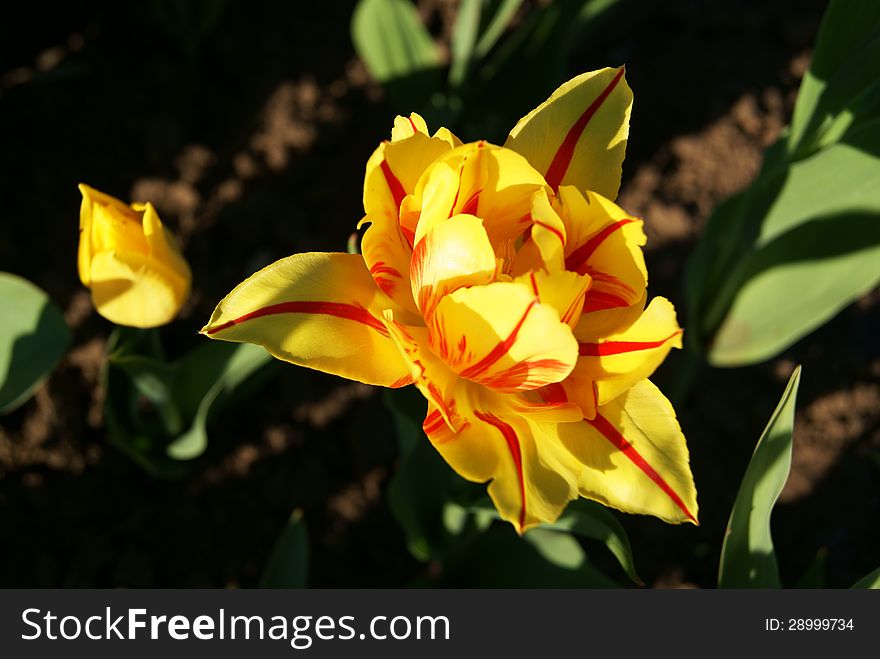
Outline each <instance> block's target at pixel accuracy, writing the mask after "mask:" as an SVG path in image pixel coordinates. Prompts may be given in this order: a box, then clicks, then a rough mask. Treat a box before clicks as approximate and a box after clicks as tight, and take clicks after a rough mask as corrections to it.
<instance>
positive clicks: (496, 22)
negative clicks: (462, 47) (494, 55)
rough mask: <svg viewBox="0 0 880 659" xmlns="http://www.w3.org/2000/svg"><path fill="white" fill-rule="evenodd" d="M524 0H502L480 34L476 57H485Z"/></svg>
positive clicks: (475, 49)
mask: <svg viewBox="0 0 880 659" xmlns="http://www.w3.org/2000/svg"><path fill="white" fill-rule="evenodd" d="M522 3H523V0H500V2H499V3H498V7H497V9H496V10H495V12H494V13H493V14H492V18H491V19H490V20H489V23H488V25H486V29H485V30H483V33H482V34H481V35H480V39H479V41H478V42H477V45H476V47H475V48H474V57H475V58H476V59H483V58H484V57H485V56H486V55H488V54H489V51H490V50H492V48H493V47H494V46H495V44H496V43H498V39H500V38H501V35H502V34H504V30H505V29H506V28H507V26H508V25H509V24H510V21H511V19H513V16H514V14H516V10H517V9H519V8H520V5H522Z"/></svg>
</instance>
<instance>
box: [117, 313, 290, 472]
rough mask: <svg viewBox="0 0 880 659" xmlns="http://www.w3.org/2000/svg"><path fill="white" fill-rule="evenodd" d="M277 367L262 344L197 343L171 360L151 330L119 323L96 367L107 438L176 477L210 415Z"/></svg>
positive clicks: (198, 447) (202, 438)
mask: <svg viewBox="0 0 880 659" xmlns="http://www.w3.org/2000/svg"><path fill="white" fill-rule="evenodd" d="M275 365H276V363H275V362H274V361H273V360H272V358H271V357H270V356H269V354H268V353H267V352H266V351H265V350H263V349H262V348H260V347H257V346H254V345H250V344H232V343H228V344H227V343H203V344H200V345H199V346H197V347H196V348H195V349H193V350H191V351H190V352H188V353H186V354H185V355H183V356H182V357H181V358H180V359H179V360H177V361H174V362H169V361H168V360H167V359H166V358H165V355H164V353H163V350H162V347H161V345H160V343H159V333H158V331H157V330H135V329H130V328H123V327H117V328H116V329H115V330H114V332H113V334H112V335H111V337H110V340H109V341H108V345H107V359H106V362H105V364H104V369H103V372H102V380H103V386H104V390H105V391H106V399H105V402H104V414H105V419H106V423H107V428H108V431H109V433H110V436H111V438H112V440H113V443H114V445H115V446H117V447H118V448H120V449H121V450H123V451H124V452H125V453H127V454H128V455H129V456H131V457H132V458H133V459H134V460H135V461H136V462H137V463H138V464H140V465H141V466H143V467H144V468H145V469H147V470H148V471H149V472H151V473H152V474H154V475H156V476H160V477H164V478H175V477H179V476H182V475H183V474H184V473H185V466H184V463H182V462H180V461H181V460H190V459H193V458H196V457H198V456H199V455H201V454H202V452H203V451H204V450H205V448H206V446H207V442H208V434H207V433H208V430H207V426H208V422H209V420H210V417H211V415H212V414H214V413H216V412H217V410H219V409H220V408H221V407H222V406H223V405H224V404H225V403H227V402H228V401H229V400H230V399H232V398H234V397H238V396H241V395H246V394H247V393H248V392H253V390H254V388H255V387H257V386H259V385H260V384H262V383H264V382H265V380H266V377H267V376H268V375H269V374H270V372H271V371H272V370H274V366H275Z"/></svg>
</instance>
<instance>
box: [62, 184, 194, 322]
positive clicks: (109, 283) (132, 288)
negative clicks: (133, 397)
mask: <svg viewBox="0 0 880 659" xmlns="http://www.w3.org/2000/svg"><path fill="white" fill-rule="evenodd" d="M79 190H80V192H81V193H82V206H81V207H80V212H79V255H78V266H79V278H80V280H81V281H82V283H83V285H84V286H86V287H87V288H89V289H91V293H92V302H93V303H94V305H95V308H96V309H97V310H98V313H99V314H101V315H102V316H104V318H106V319H107V320H109V321H110V322H112V323H115V324H117V325H126V326H128V327H158V326H159V325H164V324H166V323H168V322H169V321H171V320H172V319H173V318H174V316H175V315H177V312H178V311H179V310H180V307H181V306H182V305H183V303H184V302H185V301H186V298H187V296H188V295H189V288H190V283H191V281H192V275H191V273H190V269H189V265H187V263H186V261H185V260H184V258H183V256H181V254H180V250H179V249H178V247H177V244H176V242H175V241H174V238H173V236H172V235H171V234H170V233H169V232H168V230H167V229H165V227H163V226H162V222H161V221H160V220H159V216H158V214H157V213H156V209H155V208H153V205H152V204H150V203H149V202H147V203H146V204H132V205H131V206H126V205H125V204H124V203H123V202H121V201H119V200H118V199H115V198H114V197H111V196H110V195H107V194H104V193H103V192H99V191H98V190H95V189H94V188H90V187H89V186H87V185H83V184H80V186H79Z"/></svg>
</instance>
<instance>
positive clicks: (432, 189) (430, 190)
mask: <svg viewBox="0 0 880 659" xmlns="http://www.w3.org/2000/svg"><path fill="white" fill-rule="evenodd" d="M458 190H459V179H458V175H457V174H456V172H455V170H454V169H453V168H452V167H450V166H449V164H448V163H447V162H445V161H444V160H440V161H438V162H436V163H434V164H433V165H431V167H430V168H429V169H428V170H427V171H426V172H425V176H424V177H423V178H422V179H421V180H420V181H419V184H418V186H417V189H416V194H415V196H413V197H408V198H407V201H408V202H410V203H412V205H413V206H414V207H413V208H412V210H411V211H410V212H408V213H407V210H409V209H408V208H407V209H405V210H404V211H403V212H402V213H401V216H402V219H403V216H404V215H406V216H407V219H408V218H410V217H411V218H414V219H416V220H417V222H418V224H417V226H415V227H414V232H413V235H414V240H413V245H418V244H419V243H420V242H421V240H422V238H424V237H425V235H426V234H428V233H429V232H430V231H431V229H433V228H434V226H435V225H436V224H439V223H440V222H444V221H445V220H448V219H449V218H450V217H452V216H453V215H455V214H456V213H455V209H454V207H453V206H454V204H455V201H456V199H457V198H458ZM403 223H404V224H405V225H407V226H408V225H409V221H405V222H403Z"/></svg>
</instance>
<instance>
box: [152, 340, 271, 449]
mask: <svg viewBox="0 0 880 659" xmlns="http://www.w3.org/2000/svg"><path fill="white" fill-rule="evenodd" d="M271 361H272V357H271V355H269V353H268V352H266V351H265V350H264V349H263V348H261V347H260V346H256V345H252V344H250V343H215V342H212V343H204V344H202V345H200V346H199V347H197V348H196V349H194V350H193V351H192V352H190V353H189V354H188V355H186V356H185V357H184V358H183V359H182V360H181V361H180V363H179V364H178V367H177V375H176V377H175V381H174V385H173V386H174V398H175V400H176V401H178V403H179V404H180V406H181V408H182V410H183V414H184V418H188V419H192V423H191V424H190V426H189V427H188V428H187V429H185V430H184V431H183V432H182V433H181V434H180V435H179V436H178V437H177V438H176V439H175V440H174V441H173V442H172V443H171V444H170V445H169V446H168V455H169V456H171V457H172V458H175V459H177V460H191V459H192V458H196V457H198V456H199V455H201V454H202V453H203V452H204V450H205V447H206V446H207V444H208V430H207V424H208V420H209V418H210V414H211V413H212V411H213V410H214V408H215V403H217V401H218V400H219V399H222V398H223V397H225V396H228V395H229V394H231V393H232V392H233V391H234V390H235V389H236V388H238V387H239V386H241V385H242V384H243V383H244V382H245V381H247V380H248V379H249V378H250V377H251V376H253V375H255V374H256V373H257V371H258V370H259V369H260V368H261V367H263V366H265V365H266V364H269V363H270V362H271Z"/></svg>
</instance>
